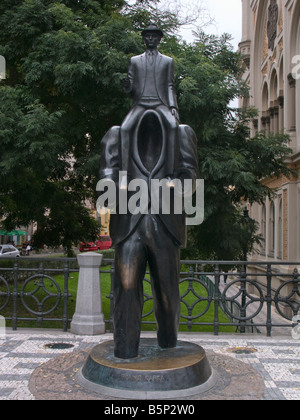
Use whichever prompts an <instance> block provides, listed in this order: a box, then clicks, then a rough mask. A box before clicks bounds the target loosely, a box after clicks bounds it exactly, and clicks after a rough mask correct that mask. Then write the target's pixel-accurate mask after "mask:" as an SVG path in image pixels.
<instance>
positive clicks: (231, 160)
mask: <svg viewBox="0 0 300 420" xmlns="http://www.w3.org/2000/svg"><path fill="white" fill-rule="evenodd" d="M195 35H196V41H195V43H194V44H193V45H190V44H186V43H181V45H180V48H179V49H178V44H177V43H176V44H175V45H174V43H173V44H172V43H169V44H168V45H166V49H167V47H170V51H171V52H172V51H174V54H175V55H176V56H175V60H176V68H177V92H178V94H179V95H178V96H179V106H180V114H181V120H182V122H184V123H186V124H189V125H191V126H192V127H193V128H194V129H195V131H196V133H197V136H198V141H199V144H198V154H199V167H200V177H201V178H202V179H204V180H205V220H204V223H203V224H202V225H201V226H197V227H194V228H192V229H191V230H190V234H189V238H190V244H189V248H188V249H187V250H186V251H185V252H184V253H183V255H184V256H188V257H190V258H191V257H192V258H197V257H198V258H208V259H214V258H216V259H220V260H236V259H243V256H244V250H245V249H248V250H249V251H252V250H253V248H254V247H255V245H256V244H257V243H260V241H261V237H260V236H259V235H258V234H257V230H258V226H257V224H256V223H255V222H254V221H251V222H250V223H246V224H245V223H244V218H243V207H242V206H241V203H242V202H243V201H249V202H250V203H254V202H261V203H262V202H263V201H264V200H265V198H266V196H270V197H271V196H272V195H273V194H274V191H272V190H271V189H269V188H268V187H267V186H266V185H264V183H263V182H261V181H262V180H263V179H264V178H266V177H269V176H275V177H276V176H279V175H280V174H284V175H286V176H289V175H290V174H291V173H292V171H291V169H290V168H288V167H287V165H286V163H285V159H286V157H287V156H288V155H289V154H290V152H291V150H290V149H289V147H288V143H289V138H288V136H286V135H284V134H276V135H273V134H271V135H269V136H266V135H265V133H263V132H262V133H258V134H257V135H256V136H255V137H254V138H250V129H249V127H250V123H251V121H252V119H253V118H254V116H255V115H256V111H255V110H253V109H239V108H237V107H236V106H235V107H234V105H233V104H234V102H233V101H234V100H237V99H238V98H239V97H242V96H247V95H248V94H249V93H248V87H247V86H246V85H245V84H244V83H243V81H242V80H241V74H242V71H243V66H242V59H241V56H240V54H239V53H237V52H234V51H233V49H232V46H231V44H230V39H231V38H230V36H229V35H227V34H224V35H223V36H221V37H216V36H209V35H206V34H205V33H203V32H199V33H198V34H195ZM175 48H176V49H175Z"/></svg>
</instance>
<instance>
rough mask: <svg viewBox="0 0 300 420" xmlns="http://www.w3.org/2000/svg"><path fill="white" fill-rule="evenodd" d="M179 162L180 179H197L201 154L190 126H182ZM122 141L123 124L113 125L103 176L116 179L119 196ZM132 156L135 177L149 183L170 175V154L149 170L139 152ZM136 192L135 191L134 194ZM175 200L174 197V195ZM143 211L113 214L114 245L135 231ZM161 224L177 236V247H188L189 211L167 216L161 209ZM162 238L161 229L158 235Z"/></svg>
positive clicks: (103, 155)
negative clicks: (167, 167) (167, 171)
mask: <svg viewBox="0 0 300 420" xmlns="http://www.w3.org/2000/svg"><path fill="white" fill-rule="evenodd" d="M179 134H180V136H179V137H180V141H179V149H180V150H179V163H178V166H177V168H176V171H175V173H174V178H178V179H184V178H186V179H192V180H193V181H195V180H196V179H197V178H198V156H197V137H196V135H195V133H194V131H193V130H192V128H190V127H189V126H187V125H180V126H179ZM119 142H120V127H118V126H115V127H112V128H111V129H110V130H109V131H108V133H107V134H106V135H105V136H104V138H103V139H102V142H101V162H100V168H101V170H100V179H108V180H112V181H114V182H115V184H116V185H117V195H118V186H119V171H120V157H119ZM134 155H135V157H134V156H133V157H132V159H131V173H132V178H133V179H134V178H140V179H143V180H145V181H146V182H149V178H152V179H158V180H161V179H164V178H165V177H166V165H165V163H166V161H167V157H166V156H164V155H162V158H160V159H159V161H158V163H157V165H156V169H154V170H153V171H152V174H151V175H150V176H149V173H147V171H146V170H145V169H143V165H142V163H141V161H140V159H139V158H137V156H136V155H137V153H136V152H135V153H134ZM134 194H135V192H133V193H131V195H134ZM129 199H130V192H128V200H129ZM171 202H172V197H171ZM142 217H143V214H137V215H133V214H130V213H127V214H118V212H117V214H112V215H111V219H110V236H111V238H112V246H113V247H115V246H116V245H118V243H120V242H122V241H124V240H126V238H127V237H129V236H130V234H131V233H132V232H133V230H134V229H135V228H136V226H137V224H138V223H139V222H140V220H141V218H142ZM156 217H157V218H159V219H160V221H161V223H159V224H158V225H160V226H161V228H162V229H167V231H168V232H169V234H170V235H171V236H172V238H173V239H174V243H175V244H176V245H177V246H180V247H185V246H186V239H187V231H186V223H185V217H186V216H185V213H184V212H183V213H182V214H174V212H172V211H171V214H169V215H165V214H162V212H160V213H159V214H157V215H156ZM157 240H158V241H159V232H158V238H157Z"/></svg>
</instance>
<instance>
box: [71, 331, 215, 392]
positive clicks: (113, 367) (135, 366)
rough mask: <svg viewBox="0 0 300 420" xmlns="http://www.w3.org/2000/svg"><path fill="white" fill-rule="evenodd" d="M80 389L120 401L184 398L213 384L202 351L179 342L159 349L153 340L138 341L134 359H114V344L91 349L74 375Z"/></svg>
mask: <svg viewBox="0 0 300 420" xmlns="http://www.w3.org/2000/svg"><path fill="white" fill-rule="evenodd" d="M76 381H77V382H78V383H79V385H81V386H82V387H83V388H86V389H88V390H89V391H92V392H96V393H99V394H102V395H107V396H110V397H116V398H124V399H138V400H141V399H144V400H148V399H152V400H153V399H168V398H181V397H182V398H184V397H188V396H189V397H190V396H193V395H198V394H201V393H202V392H206V391H208V390H209V389H211V388H212V387H213V386H214V385H215V384H216V381H217V375H216V374H215V372H214V371H213V370H212V368H211V366H210V364H209V362H208V359H207V357H206V353H205V351H204V349H203V348H202V347H200V346H198V345H196V344H193V343H187V342H183V341H179V342H178V345H177V347H176V348H173V349H161V348H160V347H158V344H157V340H155V339H147V338H146V339H142V340H141V343H140V349H139V356H138V357H137V358H135V359H128V360H123V359H118V358H116V357H114V342H113V341H108V342H106V343H102V344H100V345H98V346H96V347H94V348H93V349H92V351H91V352H90V354H89V356H88V358H87V360H86V361H85V363H84V365H83V367H82V368H81V369H80V370H79V372H78V373H77V376H76Z"/></svg>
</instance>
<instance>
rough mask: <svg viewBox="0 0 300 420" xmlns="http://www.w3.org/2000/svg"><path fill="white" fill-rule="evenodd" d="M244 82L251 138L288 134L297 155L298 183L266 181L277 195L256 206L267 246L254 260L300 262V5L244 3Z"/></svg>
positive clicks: (297, 0)
mask: <svg viewBox="0 0 300 420" xmlns="http://www.w3.org/2000/svg"><path fill="white" fill-rule="evenodd" d="M242 6H243V17H242V25H243V26H242V27H243V30H242V40H241V43H240V51H241V53H242V54H243V57H244V62H245V74H244V79H245V81H246V82H247V83H248V84H249V86H250V97H249V98H245V99H242V104H241V105H242V106H245V107H247V106H253V107H255V108H256V109H257V110H258V112H259V115H258V117H257V118H256V119H254V120H253V121H252V122H251V135H252V136H254V135H255V133H256V132H257V131H260V130H265V131H266V132H267V133H270V132H273V133H278V132H285V133H286V134H288V135H289V136H290V138H291V143H290V147H291V148H292V150H293V153H292V154H291V156H290V158H289V160H288V164H289V165H290V166H291V167H292V168H294V169H295V170H296V171H297V172H298V176H297V177H296V178H293V179H286V178H285V177H281V178H279V179H277V178H276V179H267V180H263V182H265V183H266V184H267V185H269V186H270V187H272V188H274V189H275V190H276V193H277V194H276V198H275V199H274V200H272V201H271V200H269V199H266V202H265V204H264V205H258V204H255V205H253V206H251V208H250V215H251V217H252V218H254V219H256V220H257V221H258V222H259V224H260V231H261V232H260V233H261V234H262V235H263V237H264V244H263V245H262V247H261V249H260V250H259V254H258V256H257V255H255V258H256V259H257V258H258V259H260V260H268V259H269V260H272V261H279V262H280V261H283V262H288V261H299V260H300V81H299V79H300V0H242Z"/></svg>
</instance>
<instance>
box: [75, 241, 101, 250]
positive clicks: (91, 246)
mask: <svg viewBox="0 0 300 420" xmlns="http://www.w3.org/2000/svg"><path fill="white" fill-rule="evenodd" d="M79 251H80V252H91V251H98V247H97V245H96V244H95V242H80V247H79Z"/></svg>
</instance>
